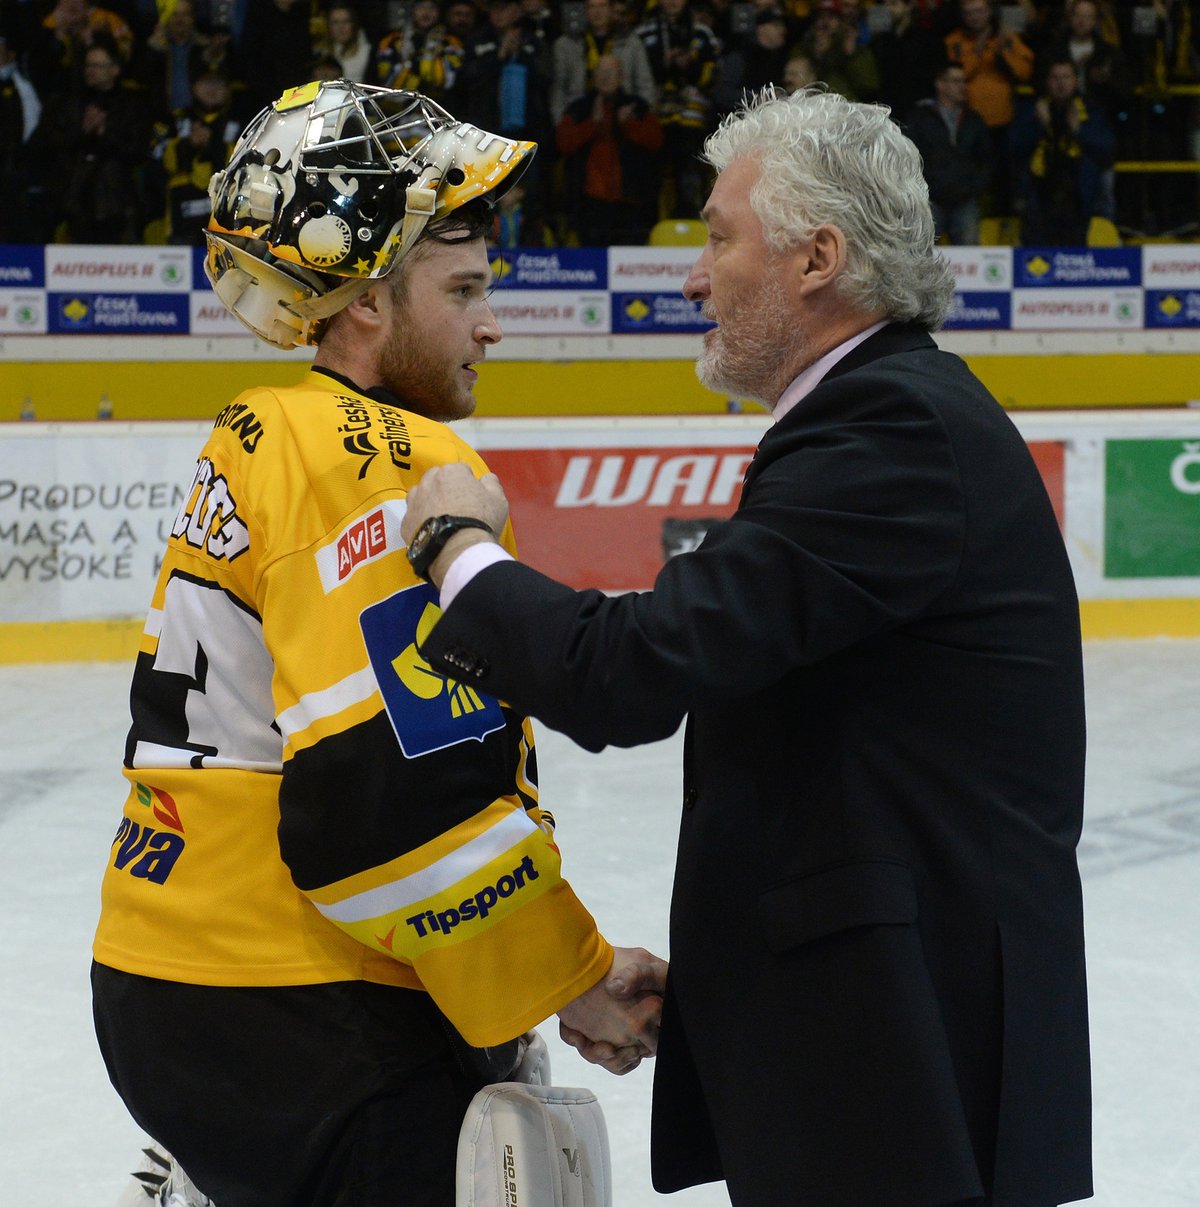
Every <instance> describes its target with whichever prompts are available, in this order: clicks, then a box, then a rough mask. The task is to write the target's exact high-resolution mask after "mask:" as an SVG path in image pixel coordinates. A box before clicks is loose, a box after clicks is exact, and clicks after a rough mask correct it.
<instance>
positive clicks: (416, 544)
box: [407, 515, 496, 582]
mask: <svg viewBox="0 0 1200 1207" xmlns="http://www.w3.org/2000/svg"><path fill="white" fill-rule="evenodd" d="M464 528H480V529H482V530H483V531H484V532H486V533H487V534H488V536H495V535H496V534H495V533H494V532H493V531H492V529H491V527H490V525H488V524H486V523H484V521H483V520H479V519H476V518H475V516H472V515H431V516H430V517H429V519H427V520H426V521H425V523H424V524H422V525H421V527H420V528H418V529H417V531H416V532H415V533H414V534H413V539H412V540H411V541H409V542H408V554H407V556H408V564H409V565H410V566H411V567H412V568H413V570H414V571H415V572H416V573H417V575H418V576H419V577H421V578H423V579H424V580H425V581H426V582H429V581H430V578H429V567H430V566H431V565H432V564H433V562H434V559H435V558H436V557H437V555H438V554H439V553H441V551H442V550H443V549H444V548H445V547H446V542H447V541H448V540H449V539H450V538H451V537H452V536H453V535H454V534H455V533H456V532H461V531H462V530H463V529H464Z"/></svg>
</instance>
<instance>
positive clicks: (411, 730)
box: [359, 583, 504, 759]
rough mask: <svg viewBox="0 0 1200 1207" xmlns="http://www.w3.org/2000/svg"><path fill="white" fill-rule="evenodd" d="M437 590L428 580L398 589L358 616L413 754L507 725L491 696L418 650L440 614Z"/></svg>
mask: <svg viewBox="0 0 1200 1207" xmlns="http://www.w3.org/2000/svg"><path fill="white" fill-rule="evenodd" d="M436 599H437V592H436V591H435V590H434V589H433V588H432V587H431V586H429V585H428V584H427V583H422V584H421V585H420V586H416V587H409V588H407V589H406V590H404V591H398V592H397V593H396V594H395V595H392V596H389V597H388V598H387V599H385V600H382V601H381V602H380V603H377V604H372V605H371V607H369V608H366V609H364V611H363V613H362V615H361V616H360V617H359V624H360V626H361V627H362V634H363V640H364V641H365V642H366V645H367V655H368V657H369V658H370V659H371V670H372V671H374V672H375V681H376V682H377V683H378V684H379V690H380V692H381V693H382V695H383V703H384V706H385V707H386V708H387V714H388V718H389V720H390V721H391V722H392V728H393V729H394V730H395V731H396V740H397V741H398V742H399V743H400V749H401V750H402V751H403V752H404V756H405V758H410V759H414V758H417V757H418V756H420V755H422V754H430V753H431V752H433V751H435V750H444V749H445V748H446V747H447V746H455V745H457V744H458V743H459V742H466V741H468V740H470V739H472V738H474V740H475V741H477V742H482V741H483V739H484V738H485V737H487V735H488V734H489V733H495V732H496V730H498V729H503V728H504V714H503V712H502V711H501V709H500V705H499V704H498V703H497V702H496V700H494V699H493V698H492V697H491V696H486V695H483V694H482V693H480V692H477V691H476V690H475V689H474V688H473V687H470V686H468V685H467V684H465V683H459V682H458V681H457V680H455V679H447V678H446V676H445V675H443V674H440V673H439V672H438V671H436V670H435V669H434V668H433V667H432V666H430V665H429V663H428V662H426V661H425V659H424V658H422V657H421V655H420V653H419V652H418V651H417V645H418V644H419V643H420V642H423V641H424V640H425V638H426V636H427V635H428V634H429V631H430V629H432V628H433V626H434V625H435V624H436V623H437V620H438V617H439V616H441V614H442V613H441V610H440V609H439V608H438V606H437V603H436Z"/></svg>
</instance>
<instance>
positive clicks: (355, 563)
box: [316, 499, 405, 595]
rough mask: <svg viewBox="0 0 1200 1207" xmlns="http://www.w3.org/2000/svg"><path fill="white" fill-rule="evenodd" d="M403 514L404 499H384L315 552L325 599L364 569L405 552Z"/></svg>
mask: <svg viewBox="0 0 1200 1207" xmlns="http://www.w3.org/2000/svg"><path fill="white" fill-rule="evenodd" d="M404 511H405V502H404V500H403V499H387V500H386V501H385V502H383V503H381V504H380V505H379V506H378V507H375V508H373V509H372V510H371V511H369V512H367V514H366V515H361V516H358V517H356V518H355V519H353V520H351V521H350V523H349V524H347V525H346V526H345V527H344V528H343V529H342V530H341V531H340V532H338V533H337V534H336V535H335V536H334V537H333V538H332V539H331V540H330V541H329V542H328V543H327V544H326V545H324V546H323V547H322V548H320V549H318V550H317V552H316V559H317V573H318V574H319V575H320V576H321V586H322V587H323V588H324V589H325V594H326V595H328V594H329V592H330V591H333V590H335V589H336V588H338V587H340V586H342V584H343V583H346V582H349V580H350V579H351V578H352V577H353V576H354V575H355V574H356V573H357V572H358V571H359V570H361V569H362V568H363V566H368V565H370V564H371V563H372V562H374V561H378V560H379V558H381V557H384V556H385V555H387V554H389V553H395V552H397V551H398V550H400V549H403V548H404V538H403V537H402V536H401V535H400V522H401V521H402V520H403V519H404Z"/></svg>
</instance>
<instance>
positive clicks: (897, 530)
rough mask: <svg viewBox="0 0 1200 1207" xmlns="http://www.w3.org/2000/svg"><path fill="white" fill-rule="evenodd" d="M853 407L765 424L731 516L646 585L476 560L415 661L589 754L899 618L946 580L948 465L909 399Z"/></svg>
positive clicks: (951, 496)
mask: <svg viewBox="0 0 1200 1207" xmlns="http://www.w3.org/2000/svg"><path fill="white" fill-rule="evenodd" d="M856 376H857V375H856ZM847 380H849V379H847ZM837 386H838V387H840V388H835V387H834V386H833V385H832V384H831V386H830V387H829V388H828V389H827V390H825V391H823V393H824V394H825V395H826V398H827V401H826V403H825V406H826V407H827V408H829V409H830V410H831V415H838V414H839V412H840V415H841V416H844V415H845V414H846V411H845V409H843V408H845V407H846V406H847V404H848V402H849V400H848V398H846V397H845V395H847V391H848V389H849V387H848V386H846V385H844V384H843V383H840V382H839V383H837ZM830 396H833V397H832V399H831V400H830ZM855 408H856V409H857V411H858V412H859V415H858V418H855V419H849V420H847V419H845V418H841V417H839V418H838V419H837V420H836V421H833V420H832V419H831V422H829V423H828V424H824V425H823V424H820V423H816V424H814V423H813V422H812V417H811V416H810V417H806V421H805V423H804V425H803V426H802V427H800V425H796V429H797V430H790V429H789V427H788V425H787V424H786V423H785V424H781V425H779V427H777V428H776V429H773V430H772V432H771V433H770V434H769V435H768V436H767V437H766V438H765V439H764V441H763V444H762V445H761V446H760V449H759V453H758V456H757V457H756V460H755V464H754V465H753V466H752V467H751V470H750V472H749V476H748V481H747V486H746V490H745V494H744V498H743V502H742V506H741V508H740V509H739V511H738V512H737V514H736V515H735V516H734V517H733V518H732V519H731V520H729V521H727V522H723V523H720V524H717V525H715V526H714V527H713V528H712V529H710V531H709V533H708V536H707V537H706V538H705V540H704V542H703V543H702V544H701V545H700V547H699V548H698V549H696V550H695V551H694V552H691V553H685V554H681V555H679V556H677V557H675V558H672V559H671V560H670V561H669V562H668V563H667V564H666V566H664V567H663V569H662V571H661V572H660V574H659V576H658V579H657V581H656V582H655V585H654V589H653V591H649V592H644V593H640V594H631V595H624V596H619V597H615V598H607V597H605V596H604V595H603V594H601V593H600V592H597V591H584V592H575V591H573V590H571V589H569V588H567V587H564V586H562V585H560V584H558V583H554V582H553V581H552V580H550V579H547V578H545V577H544V576H542V575H540V574H538V573H536V572H535V571H533V570H531V569H530V568H528V567H525V566H519V565H500V566H493V567H489V568H488V569H487V570H485V571H483V572H482V573H481V574H480V575H478V577H477V578H476V579H475V580H473V581H472V582H471V583H470V584H469V585H468V586H467V587H466V588H465V589H464V590H463V591H462V593H461V594H460V595H459V596H458V598H457V599H456V600H455V601H454V603H453V605H452V606H451V608H450V609H449V610H448V611H447V612H446V614H445V615H444V616H443V618H442V619H441V621H440V622H439V623H438V625H437V626H436V628H435V629H434V630H433V633H432V634H431V636H430V638H429V640H428V642H427V643H426V645H425V646H424V648H423V650H422V652H423V654H424V655H425V657H426V658H428V659H429V660H430V661H432V662H434V663H435V664H436V665H438V666H439V667H440V668H441V669H443V670H444V671H445V672H446V673H447V674H449V675H451V676H453V677H456V678H467V679H469V680H473V681H475V682H476V683H477V684H478V685H479V686H480V687H482V688H483V689H484V690H486V691H488V692H491V693H492V694H494V695H496V696H499V697H501V698H503V699H505V700H507V701H509V702H511V703H512V704H513V705H514V706H515V707H516V708H518V709H519V710H521V711H525V712H528V713H531V714H532V715H534V716H536V717H538V718H540V719H541V720H543V721H545V722H546V723H547V724H548V725H550V726H552V727H553V728H555V729H559V730H562V731H563V732H564V733H566V734H568V735H569V736H570V737H572V738H573V739H575V741H577V742H578V743H579V744H580V745H582V746H584V747H586V748H588V749H600V748H601V747H603V746H605V745H609V744H611V745H620V746H627V745H636V744H638V743H641V742H648V741H654V740H656V739H658V738H661V737H665V736H667V735H668V734H670V733H671V732H673V731H674V729H675V728H676V727H677V726H678V724H679V722H680V720H681V719H682V717H683V715H684V714H685V713H686V712H688V711H690V710H692V709H694V708H696V707H698V706H703V705H705V704H707V703H710V702H713V701H717V700H725V701H728V700H729V699H731V698H737V697H739V696H744V695H748V694H750V693H753V692H755V691H757V690H760V689H762V688H765V687H767V686H769V685H770V684H772V683H775V682H777V681H778V680H779V679H780V678H781V677H782V676H783V675H785V674H786V673H788V671H790V670H792V669H793V668H795V667H797V666H801V665H804V664H807V663H811V662H815V661H817V660H819V659H821V658H825V657H828V656H830V655H832V654H835V653H836V652H837V651H838V650H840V649H843V648H845V647H846V646H848V645H851V644H854V643H856V642H860V641H862V640H864V639H866V638H869V637H871V636H873V635H874V634H877V633H880V632H883V631H885V630H887V629H890V628H893V627H896V626H899V625H902V624H904V623H905V622H906V621H908V620H911V619H912V618H914V617H916V616H918V615H919V614H921V613H922V612H924V611H925V610H927V609H928V608H930V607H931V605H932V604H933V602H934V601H935V600H936V598H937V596H938V595H939V594H940V593H942V592H944V591H946V590H947V589H948V588H949V587H950V586H951V585H952V584H953V582H954V579H955V575H956V573H957V568H958V563H959V557H960V553H961V548H962V540H963V524H964V516H963V502H962V490H961V486H960V482H959V477H958V469H957V465H956V463H955V459H954V457H953V453H952V450H951V447H950V443H949V441H948V440H947V438H946V436H945V434H944V432H943V431H942V429H941V427H940V424H939V423H938V421H937V419H936V417H935V416H934V415H933V413H932V411H931V410H930V409H929V408H927V407H925V406H923V405H922V404H921V403H920V401H919V400H915V401H914V400H906V399H904V398H903V397H902V396H900V397H897V396H896V394H895V392H893V394H892V396H891V397H890V398H889V399H887V400H886V401H884V402H872V403H869V404H863V403H862V402H858V403H856V404H855Z"/></svg>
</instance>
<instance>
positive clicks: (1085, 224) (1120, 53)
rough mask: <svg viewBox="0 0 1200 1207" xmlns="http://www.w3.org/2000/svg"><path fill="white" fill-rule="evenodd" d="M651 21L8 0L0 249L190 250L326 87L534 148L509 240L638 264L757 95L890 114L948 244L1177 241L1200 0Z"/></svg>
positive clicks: (814, 8)
mask: <svg viewBox="0 0 1200 1207" xmlns="http://www.w3.org/2000/svg"><path fill="white" fill-rule="evenodd" d="M645 4H646V6H645V7H641V6H640V5H641V0H581V2H579V0H565V2H561V3H560V2H557V0H555V2H552V0H360V2H359V3H357V4H355V5H353V6H352V5H350V4H347V3H343V2H342V0H106V3H105V4H104V5H101V4H98V3H93V2H92V0H0V161H2V164H3V168H2V175H3V179H4V180H5V181H6V182H8V185H9V187H8V188H7V189H6V203H5V205H4V206H3V207H0V242H17V243H47V242H72V243H125V244H129V243H143V242H151V243H153V242H158V243H161V242H170V243H176V244H190V243H196V242H200V241H202V232H203V229H204V226H205V223H206V221H207V218H208V205H209V203H208V196H207V191H206V189H207V183H208V179H209V177H210V176H211V175H212V173H213V172H214V171H215V170H216V169H217V168H219V167H221V166H222V165H223V163H224V161H225V158H226V156H227V155H228V152H229V150H230V149H231V147H232V144H233V141H234V140H235V139H236V137H237V134H238V132H239V130H240V129H241V127H242V126H243V125H244V124H245V122H246V121H247V120H248V119H249V118H250V117H252V116H253V115H254V113H256V112H257V111H258V110H259V109H260V108H262V107H263V106H264V105H266V104H269V103H270V102H271V101H272V100H274V99H276V98H277V97H279V96H280V95H281V94H282V93H283V92H284V91H285V90H286V89H287V88H290V87H293V86H295V85H296V84H298V83H302V82H304V81H306V80H310V79H317V78H324V79H336V78H349V79H353V80H357V81H360V82H364V83H371V84H379V85H385V86H387V87H392V88H409V89H414V90H417V91H420V92H423V93H425V94H426V95H427V96H430V97H432V98H433V99H435V100H437V101H439V102H441V103H442V104H444V105H445V106H446V108H448V109H449V110H450V111H451V112H452V113H453V114H454V115H455V116H456V117H459V118H462V119H464V120H467V121H471V122H473V123H475V124H476V125H479V126H481V127H482V128H484V129H487V130H491V131H495V132H497V133H501V134H504V135H507V136H509V137H515V138H530V139H534V140H535V141H537V142H538V143H539V144H540V147H541V149H540V151H539V154H538V156H537V158H536V159H535V161H534V167H533V169H532V170H531V171H530V172H529V173H527V174H526V176H525V177H524V179H523V181H522V184H521V186H520V187H519V188H515V189H513V190H512V191H511V192H510V193H509V194H508V195H507V196H506V197H505V199H504V205H503V208H502V209H501V211H500V212H499V213H498V214H497V217H496V223H495V229H494V231H493V238H494V241H495V242H496V243H497V244H498V245H500V246H510V247H511V246H544V245H581V246H606V245H612V244H638V243H643V242H645V241H646V239H647V237H648V234H649V232H650V230H651V228H652V227H653V225H654V224H655V223H656V222H657V221H658V220H660V219H663V218H695V217H696V216H697V215H698V214H699V211H700V208H701V207H702V205H703V203H704V198H705V196H706V194H707V189H708V184H709V181H708V179H707V178H706V176H705V173H704V170H703V168H702V165H701V162H700V159H699V158H698V153H699V151H700V148H701V146H702V144H703V141H704V139H705V137H706V136H707V135H708V134H709V133H710V132H711V131H712V130H713V129H714V128H715V127H716V125H717V123H718V122H719V121H720V120H721V118H722V117H723V116H724V115H725V114H726V113H728V112H730V111H731V110H732V109H734V108H735V107H736V106H737V104H738V102H739V100H740V99H741V97H742V96H743V95H744V93H745V92H746V91H747V90H758V89H761V88H763V87H764V86H766V85H768V84H774V85H776V86H777V87H779V88H782V89H785V90H792V89H796V88H801V87H805V86H807V85H810V84H814V83H819V84H822V85H824V86H825V87H826V88H828V89H830V90H832V91H836V92H840V93H842V94H844V95H845V96H848V97H850V98H851V99H855V100H862V101H872V102H878V103H881V104H885V105H887V106H889V108H890V109H891V113H892V117H893V119H894V120H895V121H897V122H899V123H900V125H901V126H902V127H903V128H904V129H905V131H906V132H907V133H908V134H909V136H910V137H911V138H912V139H913V141H914V142H915V143H916V144H917V146H918V147H919V149H920V151H921V155H922V158H923V160H924V165H925V173H926V178H927V180H928V182H929V186H930V193H931V197H932V201H933V205H934V213H935V218H936V221H937V224H938V229H939V233H940V234H941V235H942V236H943V238H944V240H945V241H946V242H951V243H956V244H973V243H977V242H979V241H980V230H981V222H982V221H983V220H984V219H987V218H993V219H999V220H1002V221H1007V222H1009V223H1010V224H1011V225H1012V226H1013V227H1014V230H1015V233H1016V234H1018V235H1019V238H1020V240H1021V241H1022V242H1025V243H1033V244H1079V243H1083V242H1084V241H1085V239H1086V237H1087V233H1088V229H1089V225H1090V224H1091V223H1092V221H1093V219H1096V218H1100V219H1106V220H1108V221H1109V222H1112V223H1119V224H1120V225H1122V226H1124V227H1128V228H1132V229H1134V230H1139V231H1142V232H1146V233H1149V234H1152V235H1154V234H1161V233H1163V232H1168V233H1169V232H1174V233H1175V234H1177V235H1178V236H1179V237H1181V238H1184V237H1187V236H1188V235H1190V234H1191V233H1192V229H1193V222H1194V215H1195V211H1196V187H1197V180H1198V179H1200V176H1198V175H1197V174H1196V173H1192V172H1190V171H1188V170H1187V169H1186V166H1185V165H1186V164H1187V163H1188V161H1192V160H1194V159H1195V158H1196V155H1195V151H1196V147H1195V141H1196V137H1197V121H1196V115H1195V105H1196V101H1195V99H1194V94H1195V93H1197V92H1200V88H1197V87H1195V85H1196V84H1197V81H1198V80H1200V75H1198V74H1197V65H1198V62H1200V57H1198V48H1200V20H1194V19H1193V12H1192V4H1191V0H1152V2H1151V3H1149V4H1140V3H1128V2H1126V0H1064V2H1063V3H1058V2H1056V0H1043V2H1039V0H1018V2H1014V3H1012V4H1007V5H1004V6H997V5H994V4H993V3H991V0H883V2H882V3H878V4H873V5H866V4H864V2H863V0H745V2H743V0H645ZM1189 85H1190V86H1192V87H1190V88H1189V87H1188V86H1189ZM1120 160H1140V161H1146V160H1158V161H1173V162H1175V163H1176V165H1177V168H1176V170H1174V171H1172V172H1167V173H1155V174H1154V175H1153V176H1152V177H1151V176H1149V175H1146V174H1144V175H1141V176H1139V175H1137V174H1129V175H1124V174H1118V173H1117V172H1116V171H1115V170H1114V164H1116V163H1117V162H1118V161H1120ZM1195 229H1200V227H1196V228H1195Z"/></svg>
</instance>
